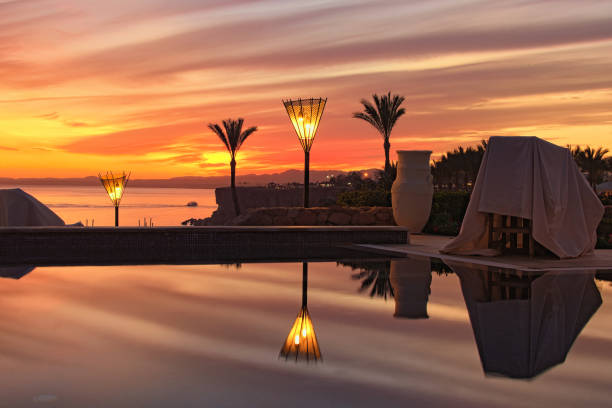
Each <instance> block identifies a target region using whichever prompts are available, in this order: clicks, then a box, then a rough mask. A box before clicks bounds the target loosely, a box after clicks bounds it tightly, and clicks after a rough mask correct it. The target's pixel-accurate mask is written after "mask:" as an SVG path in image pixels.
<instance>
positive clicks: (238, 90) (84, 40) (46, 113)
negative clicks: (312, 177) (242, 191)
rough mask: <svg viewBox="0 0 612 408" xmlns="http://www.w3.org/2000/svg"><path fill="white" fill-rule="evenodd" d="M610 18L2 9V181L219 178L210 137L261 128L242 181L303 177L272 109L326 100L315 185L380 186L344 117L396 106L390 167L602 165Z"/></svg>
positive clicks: (364, 145) (233, 7)
mask: <svg viewBox="0 0 612 408" xmlns="http://www.w3.org/2000/svg"><path fill="white" fill-rule="evenodd" d="M610 15H612V4H611V3H606V2H600V1H595V0H587V1H584V2H580V4H578V5H577V4H576V3H575V2H573V1H569V0H567V1H560V2H556V3H555V4H554V5H552V4H551V3H550V2H548V1H544V0H536V1H533V2H529V3H525V2H519V1H517V2H504V3H490V2H483V1H477V0H464V1H461V2H460V3H457V2H456V1H450V0H434V1H430V2H425V3H415V4H411V3H408V2H405V1H400V0H386V1H364V0H351V1H349V0H316V1H312V2H306V3H294V2H283V1H280V0H262V1H247V0H227V1H218V0H210V1H194V0H176V1H174V2H166V1H164V0H134V1H130V2H125V1H119V0H107V1H105V2H104V4H102V3H98V2H83V1H79V0H31V1H20V0H9V1H6V0H0V75H1V77H2V78H3V80H2V81H1V82H0V95H1V96H0V159H1V163H2V164H1V165H0V177H84V176H89V175H95V174H98V173H99V172H100V171H103V170H105V169H129V170H131V171H132V174H133V175H134V176H135V177H136V178H168V177H177V176H213V175H225V174H228V173H229V156H228V154H227V152H226V151H225V147H224V146H223V145H222V144H221V143H220V142H219V141H218V139H217V137H216V136H215V135H214V134H213V133H212V132H211V131H210V130H208V129H207V126H206V125H207V124H208V123H209V122H212V123H220V122H221V121H222V120H223V119H227V118H237V117H243V118H244V119H245V126H258V128H259V130H258V132H256V133H255V134H253V135H252V136H251V137H250V138H249V139H248V140H247V141H246V142H245V144H244V146H243V148H242V149H241V151H240V153H239V155H238V157H237V161H238V174H239V175H244V174H248V173H255V174H262V173H273V172H277V171H282V170H286V169H301V168H302V166H303V151H302V148H301V146H300V145H299V143H298V141H297V140H296V137H295V132H294V130H293V129H292V128H291V124H290V123H288V122H287V117H286V112H285V111H284V109H283V107H282V104H281V101H282V100H283V99H292V98H299V97H302V98H306V97H318V96H320V95H324V96H326V97H327V98H328V104H327V106H326V108H325V120H324V121H322V122H321V125H320V127H319V130H318V132H317V142H316V143H315V144H314V147H313V149H312V152H311V168H312V169H315V170H317V169H325V170H351V169H368V168H382V167H383V164H384V152H383V148H382V143H383V141H382V138H381V137H380V136H379V135H378V134H377V133H376V131H375V130H374V129H373V128H372V127H371V126H369V125H367V124H366V123H365V122H363V121H358V120H356V119H353V118H352V117H351V114H352V112H355V111H359V110H361V105H360V103H359V101H360V99H362V98H366V99H370V98H371V95H372V93H379V94H381V93H386V92H387V91H391V92H392V93H398V94H401V95H404V96H405V97H406V102H405V103H404V105H403V107H405V108H406V111H407V112H406V115H404V116H403V117H402V118H401V119H400V120H399V121H398V123H397V125H396V127H395V128H394V131H393V133H392V135H391V150H392V160H395V159H396V155H395V151H396V150H404V149H429V150H433V151H434V155H435V156H439V155H440V154H442V153H444V152H446V151H447V150H450V149H453V148H455V147H457V146H459V145H463V146H469V145H476V144H478V143H479V142H480V140H481V139H483V138H487V137H488V136H491V135H535V136H539V137H542V138H545V139H547V140H549V141H551V142H553V143H556V144H559V145H562V146H564V145H567V144H571V145H583V146H584V145H591V146H592V147H600V146H602V147H606V148H612V110H611V109H610V106H612V77H611V76H610V66H612V20H611V19H610V17H609V16H610Z"/></svg>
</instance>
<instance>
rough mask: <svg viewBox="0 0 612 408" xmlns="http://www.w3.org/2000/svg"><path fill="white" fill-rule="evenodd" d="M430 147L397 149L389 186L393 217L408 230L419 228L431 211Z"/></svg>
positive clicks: (422, 225) (423, 225)
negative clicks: (395, 172) (392, 176)
mask: <svg viewBox="0 0 612 408" xmlns="http://www.w3.org/2000/svg"><path fill="white" fill-rule="evenodd" d="M430 155H431V151H430V150H398V151H397V157H398V163H397V177H396V179H395V181H394V182H393V186H392V187H391V203H392V205H393V217H394V218H395V222H396V223H397V225H401V226H403V227H406V228H408V230H409V231H410V232H414V233H418V232H421V230H422V229H423V227H425V224H426V223H427V220H428V219H429V213H430V212H431V200H432V197H433V183H432V177H431V170H430V168H429V156H430Z"/></svg>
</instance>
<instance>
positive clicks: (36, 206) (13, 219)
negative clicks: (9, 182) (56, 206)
mask: <svg viewBox="0 0 612 408" xmlns="http://www.w3.org/2000/svg"><path fill="white" fill-rule="evenodd" d="M63 225H66V224H65V223H64V221H63V220H62V219H61V218H60V217H58V216H57V214H55V213H54V212H53V211H51V210H50V209H49V207H47V206H46V205H44V204H43V203H41V202H40V201H38V200H37V199H36V198H34V197H32V196H31V195H30V194H28V193H26V192H25V191H23V190H22V189H20V188H13V189H6V190H0V227H32V226H63Z"/></svg>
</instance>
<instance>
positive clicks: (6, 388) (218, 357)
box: [0, 258, 612, 407]
mask: <svg viewBox="0 0 612 408" xmlns="http://www.w3.org/2000/svg"><path fill="white" fill-rule="evenodd" d="M432 265H433V268H434V271H433V272H432V270H431V267H432ZM23 272H24V273H25V274H24V275H23V276H22V277H21V278H20V279H11V278H0V372H1V373H2V374H1V378H0V407H4V406H6V407H22V406H23V407H29V406H32V407H40V406H46V407H84V406H87V407H110V406H113V407H133V406H146V407H202V406H210V407H237V406H238V407H239V406H244V407H272V406H292V407H312V406H316V407H338V406H347V407H372V406H376V405H381V406H386V407H395V406H398V407H399V406H411V407H418V406H423V407H438V406H439V407H443V406H444V407H448V406H453V407H497V406H499V407H505V406H513V407H543V406H557V407H576V406H589V407H604V406H612V402H611V399H610V395H611V394H610V389H612V306H611V297H612V286H611V284H610V282H609V281H605V280H600V279H595V275H594V273H593V272H583V271H565V272H548V273H540V274H537V276H531V275H529V274H525V273H517V274H516V275H513V274H512V273H509V272H508V273H506V272H504V273H497V272H495V271H493V272H491V271H487V270H475V269H473V267H471V266H469V265H460V264H457V265H445V264H442V263H441V262H435V263H430V260H429V259H424V258H409V259H402V260H391V261H380V260H379V261H371V262H369V263H363V262H355V261H352V262H321V263H319V262H316V263H312V262H311V263H309V264H307V265H306V266H305V265H304V264H303V263H253V264H241V265H147V266H78V267H38V268H34V269H31V268H30V270H24V271H23ZM26 272H27V273H26ZM3 274H4V275H5V276H6V275H12V276H13V277H17V276H19V273H17V272H16V271H15V270H14V269H13V270H11V271H8V272H7V271H6V270H5V271H4V272H3ZM303 310H307V313H308V317H309V319H310V320H309V326H308V330H309V331H312V332H313V333H312V335H311V333H310V332H309V336H311V337H310V338H309V340H308V341H309V343H306V340H305V339H302V338H301V337H300V336H301V333H302V329H301V328H298V330H293V329H294V328H293V326H294V323H295V322H296V317H297V316H298V314H299V313H303ZM298 320H299V319H298ZM300 327H302V326H300ZM304 327H306V326H304ZM305 333H306V329H304V334H305ZM314 333H316V338H315V337H314V336H315V335H314ZM296 336H297V338H296ZM299 342H302V343H301V344H303V345H306V344H308V347H309V352H308V353H306V352H305V351H304V350H301V351H300V352H299V353H298V351H297V348H296V347H297V346H296V343H299ZM313 342H316V346H317V348H318V353H316V352H313V347H314V345H315V344H314V343H313ZM566 355H567V356H566ZM563 359H565V361H563Z"/></svg>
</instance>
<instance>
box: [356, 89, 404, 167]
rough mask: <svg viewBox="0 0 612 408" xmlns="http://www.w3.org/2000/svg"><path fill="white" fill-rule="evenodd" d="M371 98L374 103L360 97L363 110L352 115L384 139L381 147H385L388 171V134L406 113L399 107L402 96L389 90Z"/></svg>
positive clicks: (389, 164) (389, 134)
mask: <svg viewBox="0 0 612 408" xmlns="http://www.w3.org/2000/svg"><path fill="white" fill-rule="evenodd" d="M372 98H373V99H374V105H373V104H372V103H370V102H369V101H367V100H365V99H362V100H361V104H362V105H363V112H355V113H353V117H354V118H357V119H362V120H365V121H366V122H368V123H369V124H370V125H372V126H374V127H375V128H376V130H378V132H379V133H380V134H381V135H382V137H383V139H384V144H383V147H384V149H385V172H388V171H389V168H390V167H391V162H390V161H389V149H390V148H391V143H389V136H391V130H393V126H394V125H395V122H397V119H399V117H400V116H402V115H403V114H404V113H406V110H405V109H404V108H400V105H401V104H402V102H404V97H403V96H400V95H393V96H391V92H388V93H387V94H386V95H382V96H380V97H379V96H378V95H377V94H374V95H372Z"/></svg>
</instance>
